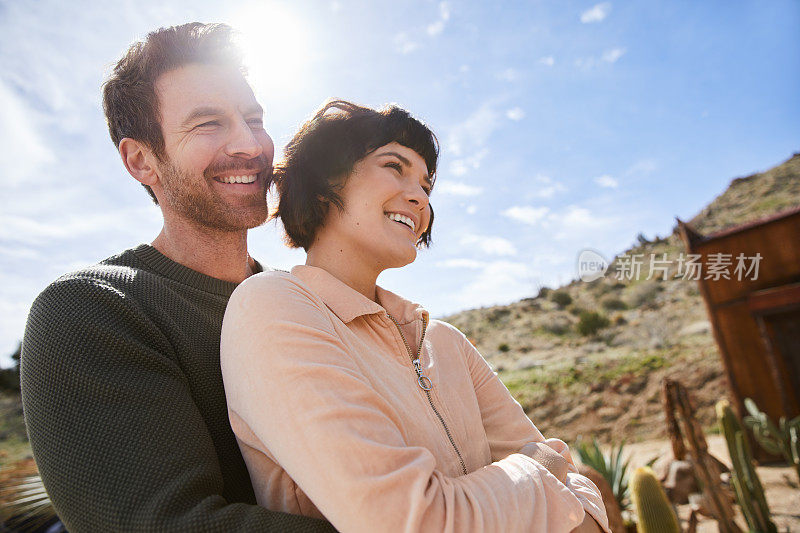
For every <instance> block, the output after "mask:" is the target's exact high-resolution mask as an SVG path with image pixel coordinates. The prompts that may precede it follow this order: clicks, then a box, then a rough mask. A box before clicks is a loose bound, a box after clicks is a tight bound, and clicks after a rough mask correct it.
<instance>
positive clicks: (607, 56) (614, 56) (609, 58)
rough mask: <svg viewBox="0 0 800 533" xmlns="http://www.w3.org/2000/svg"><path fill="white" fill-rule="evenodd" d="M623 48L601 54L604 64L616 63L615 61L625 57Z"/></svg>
mask: <svg viewBox="0 0 800 533" xmlns="http://www.w3.org/2000/svg"><path fill="white" fill-rule="evenodd" d="M625 52H626V50H625V48H612V49H611V50H606V51H605V52H603V61H605V62H606V63H616V62H617V60H618V59H619V58H620V57H622V56H624V55H625Z"/></svg>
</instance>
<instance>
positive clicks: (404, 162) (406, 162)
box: [378, 152, 411, 167]
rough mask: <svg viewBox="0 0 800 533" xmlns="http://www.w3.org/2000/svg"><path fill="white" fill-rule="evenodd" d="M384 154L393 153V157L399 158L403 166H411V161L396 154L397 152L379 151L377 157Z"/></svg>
mask: <svg viewBox="0 0 800 533" xmlns="http://www.w3.org/2000/svg"><path fill="white" fill-rule="evenodd" d="M385 155H393V156H394V157H396V158H397V159H399V160H400V162H401V163H403V164H404V165H405V166H407V167H410V166H411V161H409V160H408V158H407V157H404V156H402V155H400V154H398V153H397V152H381V153H380V154H378V157H383V156H385Z"/></svg>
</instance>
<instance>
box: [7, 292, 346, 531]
mask: <svg viewBox="0 0 800 533" xmlns="http://www.w3.org/2000/svg"><path fill="white" fill-rule="evenodd" d="M170 353H171V347H170V346H169V342H168V340H167V339H166V338H165V337H164V335H163V334H162V333H161V332H160V330H159V329H158V328H156V327H155V326H154V324H153V323H152V322H151V321H150V320H149V319H148V317H147V316H146V314H145V313H143V312H142V311H141V309H140V308H139V306H138V305H137V303H136V302H135V301H132V300H131V298H129V297H126V296H125V295H124V294H122V293H120V292H119V291H118V290H116V289H115V288H114V287H111V286H108V285H105V284H103V283H101V282H99V281H97V280H93V279H80V278H68V279H62V280H60V281H57V282H56V283H54V284H52V285H51V286H50V287H48V288H47V289H46V290H45V291H44V292H43V293H42V294H41V295H40V296H39V297H38V298H37V300H36V301H35V302H34V304H33V306H32V308H31V312H30V315H29V318H28V324H27V328H26V332H25V337H24V341H23V350H22V358H21V374H22V375H21V380H22V400H23V407H24V411H25V418H26V423H27V426H28V432H29V436H30V441H31V446H32V449H33V452H34V457H35V459H36V462H37V465H38V467H39V470H40V474H41V477H42V480H43V482H44V485H45V487H46V488H47V491H48V494H49V495H50V498H51V500H52V502H53V505H54V507H55V510H56V512H57V513H58V515H59V517H60V518H61V519H62V521H63V522H64V524H65V525H66V527H67V529H68V530H69V531H71V532H81V531H87V532H97V531H220V532H222V531H225V532H228V531H276V532H278V531H281V532H283V531H332V527H331V526H330V525H329V524H326V523H324V522H322V521H316V520H310V519H308V518H305V517H299V516H292V515H287V514H283V513H274V512H270V511H268V510H266V509H263V508H260V507H258V506H256V505H245V504H241V503H237V504H228V503H227V502H226V501H225V499H224V498H223V497H222V496H221V494H222V488H223V487H222V485H223V481H222V480H223V478H222V473H221V470H220V466H219V463H218V459H217V454H216V451H215V448H214V445H213V442H212V439H211V436H210V434H209V431H208V428H207V427H206V425H205V422H204V420H203V417H202V416H201V413H200V412H199V411H198V408H197V406H196V405H195V403H194V401H193V399H192V396H191V394H190V391H189V387H188V383H187V380H186V378H185V376H184V374H183V372H182V370H181V368H179V366H178V365H177V364H176V362H175V360H174V359H173V358H171V357H170V356H169V354H170Z"/></svg>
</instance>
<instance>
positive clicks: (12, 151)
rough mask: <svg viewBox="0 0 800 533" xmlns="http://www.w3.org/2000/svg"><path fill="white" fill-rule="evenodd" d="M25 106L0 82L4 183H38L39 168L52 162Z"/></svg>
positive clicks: (0, 154)
mask: <svg viewBox="0 0 800 533" xmlns="http://www.w3.org/2000/svg"><path fill="white" fill-rule="evenodd" d="M34 115H35V113H34V112H33V111H32V110H31V109H29V108H28V106H27V105H26V104H25V102H24V101H23V100H22V99H21V98H19V97H18V96H17V95H16V94H15V93H14V91H13V90H11V89H10V88H9V87H7V86H6V85H5V84H4V83H2V82H0V146H2V147H3V148H2V150H0V168H2V169H3V172H2V174H0V182H2V183H3V185H12V186H17V185H22V184H24V183H30V180H31V179H34V178H35V179H36V181H37V182H41V179H42V178H43V177H45V176H44V175H43V174H42V173H40V170H41V169H42V167H44V166H45V165H47V164H48V163H52V162H54V161H55V156H54V154H53V152H52V151H51V150H50V147H48V146H47V145H46V143H45V142H44V141H43V140H42V139H41V137H40V136H39V133H38V132H37V131H36V129H35V126H34V124H35V121H34V120H32V117H33V116H34Z"/></svg>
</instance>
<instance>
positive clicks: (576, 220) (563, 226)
mask: <svg viewBox="0 0 800 533" xmlns="http://www.w3.org/2000/svg"><path fill="white" fill-rule="evenodd" d="M618 225H619V224H618V217H617V216H615V215H605V214H603V213H602V212H599V211H598V210H590V209H588V208H586V207H583V206H579V205H569V206H567V207H566V208H565V209H563V210H561V211H559V212H554V213H550V214H549V215H548V216H547V219H546V220H545V221H543V222H542V226H543V227H545V228H548V229H552V230H553V233H552V236H553V238H554V239H556V240H559V241H566V242H570V243H575V244H576V245H578V244H580V245H583V246H588V245H595V246H597V245H599V244H601V243H602V241H605V240H607V238H608V235H609V233H616V230H618V228H617V227H618Z"/></svg>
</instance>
